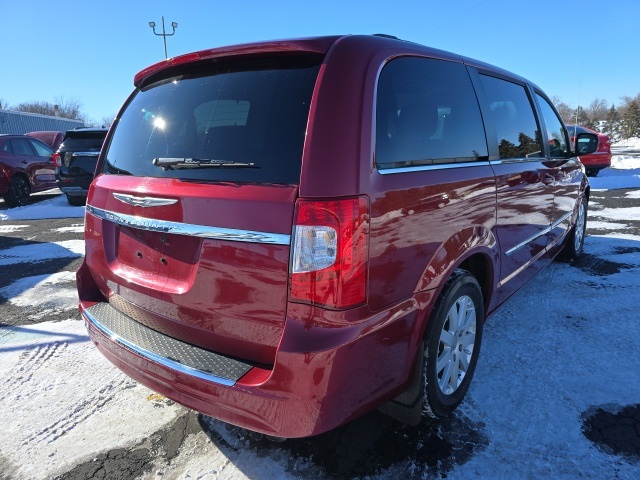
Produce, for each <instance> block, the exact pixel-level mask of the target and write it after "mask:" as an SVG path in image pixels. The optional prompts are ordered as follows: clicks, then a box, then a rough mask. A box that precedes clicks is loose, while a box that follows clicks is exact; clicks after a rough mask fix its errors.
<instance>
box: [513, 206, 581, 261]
mask: <svg viewBox="0 0 640 480" xmlns="http://www.w3.org/2000/svg"><path fill="white" fill-rule="evenodd" d="M572 214H573V212H569V213H566V214H564V215H563V216H562V217H560V218H559V219H558V220H556V221H555V222H553V223H552V224H551V225H549V226H548V227H547V228H545V229H544V230H542V231H541V232H539V233H536V234H535V235H532V236H531V237H529V238H527V239H526V240H523V241H522V242H520V243H519V244H517V245H516V246H514V247H511V248H510V249H509V250H507V251H506V252H505V255H506V256H507V257H508V256H510V255H512V254H513V253H514V252H516V251H517V250H520V249H521V248H522V247H525V246H527V245H528V244H530V243H531V242H533V241H534V240H535V239H536V238H540V237H541V236H543V235H546V234H547V233H549V232H550V231H551V230H553V229H554V228H556V227H557V226H558V225H560V224H561V223H562V222H564V221H565V220H566V219H567V218H569V217H571V215H572Z"/></svg>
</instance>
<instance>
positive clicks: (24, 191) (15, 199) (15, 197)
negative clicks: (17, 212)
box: [4, 175, 31, 208]
mask: <svg viewBox="0 0 640 480" xmlns="http://www.w3.org/2000/svg"><path fill="white" fill-rule="evenodd" d="M30 194H31V187H30V186H29V180H27V179H26V178H25V177H23V176H22V175H16V176H15V177H13V178H12V179H11V183H10V184H9V191H8V192H7V194H6V195H5V196H4V201H5V203H6V204H7V206H8V207H9V208H13V207H22V206H24V205H26V204H27V203H28V202H29V195H30Z"/></svg>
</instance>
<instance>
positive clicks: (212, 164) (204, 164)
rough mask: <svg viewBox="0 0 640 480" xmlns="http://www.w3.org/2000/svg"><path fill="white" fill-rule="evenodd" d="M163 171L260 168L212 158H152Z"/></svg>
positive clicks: (253, 164)
mask: <svg viewBox="0 0 640 480" xmlns="http://www.w3.org/2000/svg"><path fill="white" fill-rule="evenodd" d="M151 163H153V164H154V165H156V166H158V167H162V168H163V169H164V170H179V169H182V168H225V167H227V168H260V167H258V166H257V165H256V164H255V163H244V162H234V161H233V160H215V159H212V158H172V157H159V158H154V159H153V160H152V162H151Z"/></svg>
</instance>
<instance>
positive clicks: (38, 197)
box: [0, 188, 61, 210]
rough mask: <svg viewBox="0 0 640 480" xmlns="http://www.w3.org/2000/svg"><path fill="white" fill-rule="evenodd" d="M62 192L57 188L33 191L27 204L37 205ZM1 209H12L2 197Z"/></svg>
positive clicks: (0, 200) (0, 201)
mask: <svg viewBox="0 0 640 480" xmlns="http://www.w3.org/2000/svg"><path fill="white" fill-rule="evenodd" d="M60 194H61V192H60V190H58V189H57V188H56V189H54V190H46V191H44V192H39V193H33V194H31V195H30V196H29V203H28V204H27V205H26V206H29V205H35V204H37V203H40V202H42V201H44V200H50V199H52V198H55V197H57V196H59V195H60ZM16 208H20V207H16ZM0 210H11V209H10V208H9V207H7V204H6V203H5V201H4V200H3V199H2V197H0Z"/></svg>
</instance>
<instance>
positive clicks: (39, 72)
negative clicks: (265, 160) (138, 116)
mask: <svg viewBox="0 0 640 480" xmlns="http://www.w3.org/2000/svg"><path fill="white" fill-rule="evenodd" d="M0 12H2V22H1V26H0V58H2V60H3V61H2V69H1V71H2V74H1V75H0V100H1V101H3V103H4V104H7V103H8V104H10V105H16V104H18V103H21V102H26V101H36V100H38V101H49V102H54V99H56V98H60V97H62V98H64V99H66V100H69V99H75V100H77V101H78V102H80V103H81V104H82V111H83V112H84V113H85V114H86V115H87V116H88V117H89V118H90V119H93V120H96V121H100V120H101V119H102V118H104V117H109V116H113V115H115V114H116V113H117V111H118V109H119V108H120V106H121V105H122V103H123V102H124V100H125V99H126V97H127V96H128V95H129V93H130V92H131V91H132V89H133V84H132V82H133V76H134V75H135V73H136V72H137V71H139V70H141V69H142V68H144V67H146V66H148V65H150V64H152V63H155V62H157V61H159V60H162V59H163V58H164V47H163V42H162V37H157V36H154V35H153V33H152V31H151V28H149V22H150V21H155V22H156V24H157V25H158V26H160V25H161V17H162V16H164V17H165V23H166V25H167V27H168V30H169V31H170V27H169V25H170V24H171V22H178V28H177V30H176V33H175V35H174V36H172V37H167V50H168V54H169V56H170V57H171V56H176V55H180V54H183V53H188V52H191V51H195V50H202V49H205V48H212V47H216V46H223V45H230V44H236V43H244V42H252V41H258V40H268V39H276V38H288V37H303V36H315V35H325V34H332V35H333V34H342V33H345V34H349V33H354V34H362V33H388V34H392V35H396V36H398V37H400V38H403V39H407V40H411V41H414V42H417V43H421V44H424V45H429V46H432V47H436V48H440V49H443V50H448V51H452V52H455V53H459V54H462V55H466V56H469V57H473V58H477V59H479V60H482V61H485V62H488V63H492V64H494V65H498V66H500V67H502V68H505V69H507V70H510V71H512V72H515V73H517V74H519V75H522V76H524V77H526V78H528V79H530V80H531V81H533V82H535V83H537V84H538V85H539V86H540V87H542V89H543V90H545V91H546V92H547V94H548V95H550V96H554V95H557V96H558V97H560V98H561V100H563V101H564V102H565V103H568V104H569V105H571V106H573V107H575V106H577V105H578V104H579V103H581V104H583V105H588V104H589V103H590V102H591V101H592V100H593V99H595V98H604V99H605V100H607V102H608V103H609V104H611V103H614V104H616V105H619V104H620V103H621V97H622V96H624V95H628V96H635V95H636V94H638V93H640V49H639V48H638V43H640V37H638V31H639V29H638V21H639V19H640V2H638V0H611V1H609V2H603V1H595V0H582V1H577V0H555V1H550V0H537V1H527V0H457V1H456V0H448V1H445V0H441V1H435V0H423V1H401V0H396V1H392V0H391V1H390V0H386V1H378V0H368V1H360V0H357V1H349V0H340V1H335V0H322V1H316V2H308V1H304V0H298V1H291V0H280V1H275V0H272V1H269V0H262V1H253V0H252V1H249V0H246V1H243V0H236V1H227V2H221V1H217V0H208V1H188V0H185V1H183V2H178V1H175V0H174V1H171V2H169V1H164V0H155V1H147V0H129V1H122V0H111V1H107V2H87V1H82V2H81V1H75V0H71V1H64V2H54V1H51V0H21V1H16V0H0ZM156 30H158V27H156ZM160 30H161V27H160Z"/></svg>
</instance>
